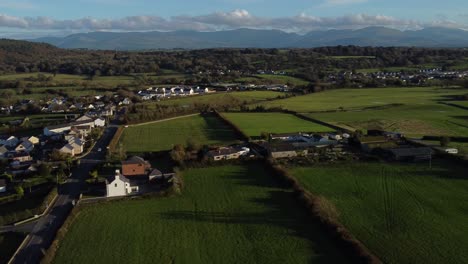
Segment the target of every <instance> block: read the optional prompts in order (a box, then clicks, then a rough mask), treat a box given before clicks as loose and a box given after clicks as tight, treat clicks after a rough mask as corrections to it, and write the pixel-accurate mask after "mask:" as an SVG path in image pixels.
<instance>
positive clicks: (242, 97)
mask: <svg viewBox="0 0 468 264" xmlns="http://www.w3.org/2000/svg"><path fill="white" fill-rule="evenodd" d="M283 95H284V93H281V92H272V91H248V92H230V93H223V92H219V93H213V94H207V95H201V96H197V95H195V96H188V97H178V98H174V99H167V100H162V101H160V102H158V103H157V104H160V105H182V106H184V105H194V104H210V105H220V106H221V105H224V104H227V105H229V104H230V103H232V102H233V101H240V102H244V101H245V102H247V103H252V102H261V101H265V100H268V99H275V98H277V97H278V96H283ZM151 104H154V103H151Z"/></svg>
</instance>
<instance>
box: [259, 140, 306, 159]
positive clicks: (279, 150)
mask: <svg viewBox="0 0 468 264" xmlns="http://www.w3.org/2000/svg"><path fill="white" fill-rule="evenodd" d="M267 150H268V156H270V157H272V158H274V159H280V158H293V157H299V156H307V154H308V150H307V149H306V148H301V147H295V146H294V145H292V144H287V143H285V144H274V145H270V146H268V147H267Z"/></svg>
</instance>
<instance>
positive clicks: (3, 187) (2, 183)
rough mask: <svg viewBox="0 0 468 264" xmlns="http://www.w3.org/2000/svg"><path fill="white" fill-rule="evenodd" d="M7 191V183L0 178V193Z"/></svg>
mask: <svg viewBox="0 0 468 264" xmlns="http://www.w3.org/2000/svg"><path fill="white" fill-rule="evenodd" d="M6 191H7V183H6V181H5V180H4V179H0V193H4V192H6Z"/></svg>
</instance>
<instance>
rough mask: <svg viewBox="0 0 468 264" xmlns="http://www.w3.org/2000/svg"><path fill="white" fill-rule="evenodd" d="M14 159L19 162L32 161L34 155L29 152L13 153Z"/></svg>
mask: <svg viewBox="0 0 468 264" xmlns="http://www.w3.org/2000/svg"><path fill="white" fill-rule="evenodd" d="M12 160H14V161H18V162H27V161H31V160H32V157H31V156H30V155H29V153H26V152H20V153H15V154H13V157H12Z"/></svg>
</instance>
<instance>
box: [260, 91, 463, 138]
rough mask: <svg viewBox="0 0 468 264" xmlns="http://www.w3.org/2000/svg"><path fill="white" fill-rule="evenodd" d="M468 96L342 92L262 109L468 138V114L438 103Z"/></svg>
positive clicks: (413, 133)
mask: <svg viewBox="0 0 468 264" xmlns="http://www.w3.org/2000/svg"><path fill="white" fill-rule="evenodd" d="M466 92H467V90H466V89H455V88H444V89H442V88H375V89H340V90H332V91H327V92H322V93H316V94H310V95H306V96H297V97H292V98H288V99H284V100H279V101H271V102H266V103H263V104H262V105H264V106H266V107H279V106H281V107H283V108H286V109H289V110H293V111H297V112H303V113H308V114H307V115H309V116H311V117H313V118H317V119H319V120H322V121H325V122H330V123H333V124H337V125H340V126H343V127H351V128H355V129H367V128H368V127H372V126H375V124H379V123H380V125H381V126H383V128H384V129H386V130H389V131H399V132H403V133H406V134H408V135H410V136H420V135H467V133H468V118H467V116H468V111H467V110H464V109H460V108H457V107H453V106H447V105H443V104H440V103H439V102H442V101H448V100H450V99H451V98H454V97H455V96H458V95H462V94H465V93H466ZM323 111H328V112H323Z"/></svg>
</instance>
